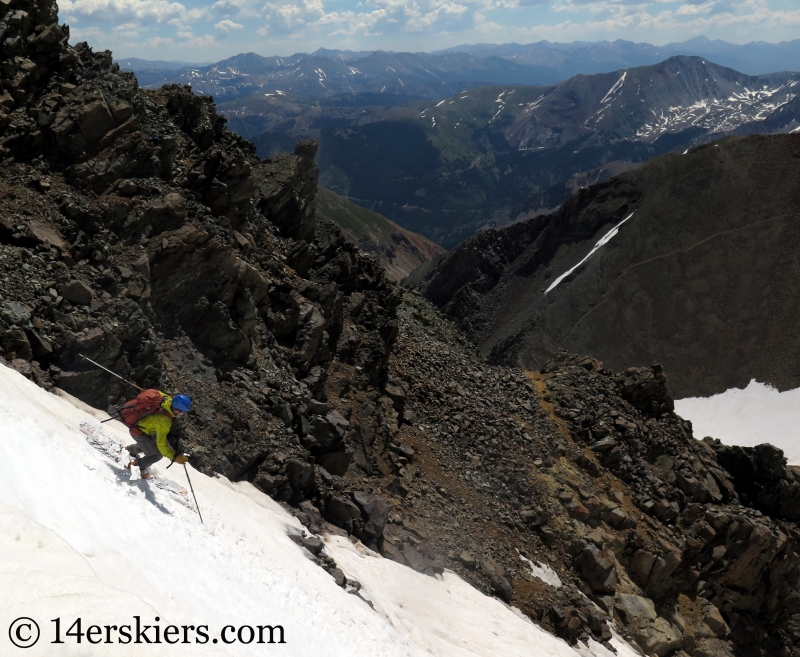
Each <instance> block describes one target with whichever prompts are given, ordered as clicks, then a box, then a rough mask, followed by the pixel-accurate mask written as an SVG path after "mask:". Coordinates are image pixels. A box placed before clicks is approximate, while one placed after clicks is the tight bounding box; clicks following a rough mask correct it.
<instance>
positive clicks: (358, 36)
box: [59, 0, 800, 62]
mask: <svg viewBox="0 0 800 657" xmlns="http://www.w3.org/2000/svg"><path fill="white" fill-rule="evenodd" d="M59 6H60V8H61V11H60V18H61V22H65V23H67V24H68V25H70V27H71V30H72V35H73V36H72V38H71V41H72V42H73V43H74V42H76V41H82V40H86V41H88V42H89V43H90V44H91V45H92V46H93V47H94V48H95V49H97V50H100V49H105V48H108V49H110V50H113V51H114V54H115V56H116V57H118V58H121V57H142V58H145V59H170V60H181V61H188V62H200V61H206V62H211V61H218V60H220V59H223V58H225V57H228V56H230V55H234V54H236V53H240V52H249V51H253V52H257V53H259V54H261V55H289V54H292V53H295V52H311V51H313V50H316V49H317V48H319V47H321V46H322V47H326V48H341V49H349V50H374V49H383V50H405V51H430V50H437V49H441V48H446V47H448V46H454V45H457V44H462V43H480V42H483V43H507V42H511V41H516V42H517V43H530V42H534V41H540V40H543V39H546V40H549V41H575V40H582V41H597V40H602V39H608V40H614V39H618V38H621V39H627V40H630V41H646V42H649V43H654V44H657V45H662V44H664V43H667V42H670V41H684V40H686V39H688V38H691V37H694V36H699V35H704V36H707V37H709V38H712V39H724V40H726V41H731V42H733V43H746V42H749V41H769V42H776V41H783V40H790V39H795V38H798V37H800V2H799V1H798V0H684V1H679V2H674V1H672V0H214V1H213V2H203V1H202V0H180V1H178V0H60V1H59Z"/></svg>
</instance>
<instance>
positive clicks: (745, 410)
mask: <svg viewBox="0 0 800 657" xmlns="http://www.w3.org/2000/svg"><path fill="white" fill-rule="evenodd" d="M675 412H676V413H677V414H678V415H680V416H681V417H682V418H684V419H686V420H690V421H691V423H692V427H693V431H694V435H695V436H696V437H698V438H702V437H704V436H712V437H713V438H719V439H720V440H721V441H722V442H723V443H725V444H727V445H741V446H743V447H753V446H755V445H760V444H761V443H770V444H772V445H775V447H778V448H780V449H782V450H783V453H784V455H785V456H786V458H787V460H788V461H789V464H790V465H800V388H798V389H796V390H787V391H785V392H778V391H777V390H776V389H775V388H772V387H770V386H768V385H765V384H763V383H758V382H757V381H755V380H753V381H751V382H750V383H749V385H748V386H747V387H746V388H745V389H744V390H741V389H739V388H731V389H730V390H726V391H725V392H723V393H721V394H719V395H714V396H713V397H689V398H687V399H680V400H677V401H676V402H675Z"/></svg>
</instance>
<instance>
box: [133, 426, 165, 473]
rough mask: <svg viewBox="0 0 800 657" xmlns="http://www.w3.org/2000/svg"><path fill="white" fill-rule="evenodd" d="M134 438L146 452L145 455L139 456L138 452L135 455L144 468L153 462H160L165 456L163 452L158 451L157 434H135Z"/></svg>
mask: <svg viewBox="0 0 800 657" xmlns="http://www.w3.org/2000/svg"><path fill="white" fill-rule="evenodd" d="M133 439H134V440H135V441H136V444H137V445H138V446H139V451H140V452H144V456H139V455H138V454H134V455H133V456H135V457H137V458H136V463H137V464H138V465H139V467H140V468H141V469H142V470H145V469H146V468H149V467H150V466H151V465H153V463H158V462H159V461H160V460H161V459H162V458H163V455H162V454H161V452H159V451H158V446H157V445H156V439H155V436H148V435H147V434H143V435H141V436H133Z"/></svg>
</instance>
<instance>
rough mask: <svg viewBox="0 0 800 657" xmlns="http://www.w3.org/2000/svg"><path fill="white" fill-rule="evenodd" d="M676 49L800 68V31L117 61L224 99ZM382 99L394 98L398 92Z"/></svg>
mask: <svg viewBox="0 0 800 657" xmlns="http://www.w3.org/2000/svg"><path fill="white" fill-rule="evenodd" d="M675 55H696V56H700V57H707V58H709V59H711V60H712V61H714V62H716V63H718V64H721V65H723V66H728V67H730V68H734V69H736V70H738V71H741V72H743V73H747V74H750V75H759V74H764V73H769V72H775V71H787V70H794V69H797V68H798V67H800V64H798V62H800V39H798V40H795V41H786V42H782V43H775V44H773V43H765V42H753V43H748V44H744V45H737V44H732V43H727V42H725V41H720V40H715V41H712V40H709V39H706V38H705V37H697V38H695V39H691V40H689V41H685V42H683V43H669V44H666V45H664V46H654V45H651V44H648V43H633V42H631V41H622V40H617V41H613V42H609V41H600V42H595V43H588V42H573V43H550V42H548V41H540V42H538V43H530V44H526V45H520V44H515V43H511V44H502V45H490V44H477V45H462V46H456V47H453V48H448V49H447V50H441V51H437V52H432V53H397V52H384V51H348V50H328V49H322V48H320V49H319V50H317V51H316V52H314V53H311V54H306V53H297V54H294V55H291V56H290V57H277V56H273V57H263V56H261V55H257V54H255V53H244V54H239V55H236V56H234V57H230V58H228V59H225V60H222V61H220V62H217V63H215V64H185V63H183V62H164V61H148V60H143V59H136V58H130V59H123V60H118V63H119V64H120V66H121V68H122V69H124V70H132V71H134V72H135V73H136V74H137V76H138V78H139V83H140V85H141V86H143V87H152V86H160V85H162V84H166V83H168V82H179V83H182V84H191V85H192V88H193V89H194V90H195V91H196V92H198V93H201V94H213V95H214V97H215V99H216V100H217V101H220V102H222V101H225V100H232V99H234V98H239V97H241V96H246V95H248V94H252V93H256V92H263V93H268V92H272V93H276V92H278V91H281V92H284V93H289V94H299V95H304V96H311V97H315V98H319V97H330V96H334V95H337V94H343V93H346V94H384V95H386V96H392V95H399V96H401V97H405V98H406V99H408V98H431V99H433V98H436V99H442V98H447V97H449V96H451V95H453V94H454V93H456V92H458V91H460V90H462V89H469V88H473V87H480V86H487V85H492V84H514V85H546V84H554V83H557V82H560V81H562V80H566V79H567V78H570V77H572V76H574V75H577V74H580V73H583V74H587V75H589V74H593V73H607V72H610V71H614V70H617V69H623V68H631V67H637V66H644V65H648V64H656V63H658V62H660V61H663V60H665V59H667V58H669V57H672V56H675ZM378 104H396V103H395V102H392V101H387V102H381V103H378Z"/></svg>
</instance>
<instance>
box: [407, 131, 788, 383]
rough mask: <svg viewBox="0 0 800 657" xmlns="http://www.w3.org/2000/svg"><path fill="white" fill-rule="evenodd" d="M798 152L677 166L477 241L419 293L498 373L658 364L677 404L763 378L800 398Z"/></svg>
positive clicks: (713, 156) (776, 146)
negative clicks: (591, 363)
mask: <svg viewBox="0 0 800 657" xmlns="http://www.w3.org/2000/svg"><path fill="white" fill-rule="evenodd" d="M798 153H800V135H796V134H795V135H780V136H771V137H762V136H755V137H748V138H744V139H742V138H729V139H724V140H722V141H720V142H717V143H715V144H711V145H708V146H704V147H700V148H697V149H695V150H693V151H691V152H689V153H687V154H685V155H681V156H677V155H667V156H664V157H662V158H658V159H656V160H652V161H650V162H648V163H647V164H644V165H642V166H640V167H638V168H636V169H633V170H630V171H627V172H625V173H623V174H622V175H620V176H617V177H616V178H613V179H612V180H610V181H608V182H605V183H601V184H599V185H595V186H593V187H590V188H588V189H585V190H581V191H580V192H579V193H577V194H576V195H574V196H573V197H572V198H571V199H570V200H569V201H568V202H567V203H565V205H564V206H563V207H562V208H561V209H560V210H559V212H558V213H557V214H555V215H548V216H541V217H536V218H534V219H531V220H530V221H528V222H525V223H523V224H519V225H513V226H510V227H508V228H506V229H503V230H496V231H494V230H490V231H486V232H485V233H482V234H479V235H477V236H475V237H474V238H472V239H470V240H468V241H467V242H465V243H464V244H462V245H461V246H459V247H458V248H457V249H455V250H454V251H453V252H451V253H450V254H449V256H447V258H445V259H444V260H443V261H442V262H440V263H436V266H434V267H432V268H428V270H427V271H426V270H422V271H419V272H417V273H415V274H412V280H411V282H412V283H413V284H416V285H417V286H418V287H419V289H420V290H421V291H422V292H423V294H424V295H425V296H426V297H427V298H428V299H430V300H431V301H432V302H433V303H434V304H436V305H437V306H439V307H440V308H442V309H443V310H444V311H445V312H446V313H447V314H448V315H450V316H451V317H453V318H454V319H456V320H458V321H459V322H460V323H461V324H462V326H463V327H465V328H466V329H467V330H468V332H469V334H470V335H471V336H472V337H473V338H474V339H475V340H476V341H477V342H478V344H479V345H480V347H481V351H482V352H483V353H484V354H487V355H490V357H491V359H492V360H493V361H495V362H501V361H502V362H505V363H513V364H517V365H521V366H525V367H536V368H539V367H541V366H542V365H543V364H544V363H545V362H546V361H547V359H548V358H549V357H550V355H551V354H553V353H554V352H555V350H556V349H558V348H565V349H567V350H568V351H571V352H574V353H588V354H592V355H593V356H595V357H598V358H600V359H601V360H603V362H605V363H606V364H607V365H608V367H609V368H611V369H614V370H616V371H619V370H622V369H624V368H626V367H629V366H631V365H647V364H649V363H652V362H659V363H661V364H662V365H663V367H664V372H665V373H666V374H667V376H668V377H669V380H670V386H671V388H672V391H673V393H674V394H676V395H677V396H678V397H684V396H696V395H701V396H705V395H709V394H713V393H718V392H722V391H724V390H726V389H728V388H731V387H745V386H746V385H747V383H748V382H749V381H750V380H751V379H752V378H756V379H757V380H759V381H766V382H769V383H771V384H773V385H775V386H777V387H778V388H780V389H787V388H796V387H798V386H800V374H799V373H798V370H797V368H796V367H794V365H793V363H795V362H797V360H798V358H800V352H798V349H800V347H798V345H797V344H796V341H793V340H792V338H791V335H792V327H793V326H795V325H796V324H797V322H798V320H800V317H798V314H797V307H796V305H795V304H793V303H791V302H788V301H787V298H786V296H785V295H786V294H787V291H788V290H793V289H794V281H795V280H796V278H797V275H798V274H800V271H798V270H797V264H796V262H795V260H794V259H793V256H792V255H791V254H792V253H794V252H795V251H796V249H797V246H798V244H800V233H798V230H797V207H798V205H797V202H798V197H797V189H798V185H800V158H798V157H797V154H798ZM630 215H632V216H630ZM629 216H630V219H628V220H627V221H625V223H624V224H622V225H620V226H619V229H618V232H617V233H615V234H614V235H613V237H611V236H609V237H608V243H607V244H604V245H602V246H600V247H599V248H598V249H597V251H596V252H595V253H593V254H592V255H591V256H590V257H589V258H588V259H587V260H586V261H585V262H583V264H580V265H579V266H577V267H576V265H578V264H579V263H581V262H582V260H583V259H584V258H585V257H586V256H587V255H588V254H589V253H590V252H591V250H592V249H593V248H594V247H595V245H596V244H597V243H598V242H599V241H600V240H601V239H602V238H603V237H604V236H608V235H609V234H610V231H612V229H613V228H614V227H615V226H617V224H620V222H622V221H623V220H624V219H626V218H627V217H629ZM573 268H575V269H574V270H573ZM570 271H571V273H570V274H569V275H568V276H566V278H563V279H562V280H560V282H558V284H557V285H555V287H552V286H553V285H554V284H555V282H556V281H557V280H559V278H560V277H562V276H563V275H564V274H566V273H567V272H570ZM551 288H552V289H551ZM548 290H549V291H548ZM732 354H736V356H735V357H732Z"/></svg>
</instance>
